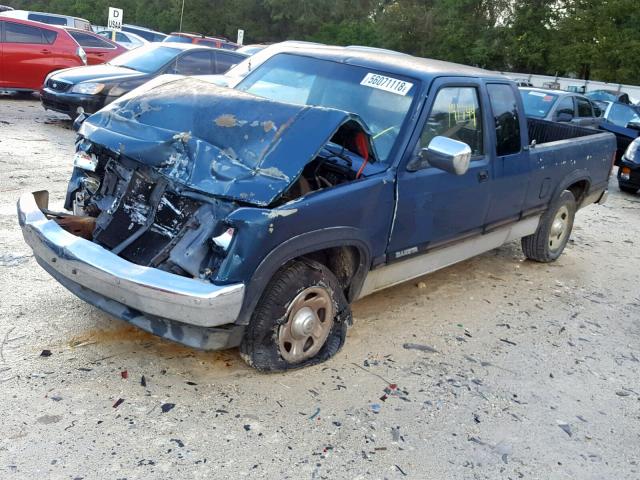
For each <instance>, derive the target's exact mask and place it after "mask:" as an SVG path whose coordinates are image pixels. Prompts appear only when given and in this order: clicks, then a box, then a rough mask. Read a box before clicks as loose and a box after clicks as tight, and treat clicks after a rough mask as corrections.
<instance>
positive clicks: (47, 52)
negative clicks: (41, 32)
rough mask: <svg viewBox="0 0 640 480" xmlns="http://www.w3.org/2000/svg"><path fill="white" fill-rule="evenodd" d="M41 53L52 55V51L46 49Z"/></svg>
mask: <svg viewBox="0 0 640 480" xmlns="http://www.w3.org/2000/svg"><path fill="white" fill-rule="evenodd" d="M40 53H44V54H49V53H51V50H47V49H46V48H43V49H42V50H40Z"/></svg>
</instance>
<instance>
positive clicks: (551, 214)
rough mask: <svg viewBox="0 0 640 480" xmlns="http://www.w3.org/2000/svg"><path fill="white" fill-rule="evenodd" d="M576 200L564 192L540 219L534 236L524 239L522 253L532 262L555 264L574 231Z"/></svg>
mask: <svg viewBox="0 0 640 480" xmlns="http://www.w3.org/2000/svg"><path fill="white" fill-rule="evenodd" d="M576 209H577V203H576V199H575V197H574V196H573V193H571V192H570V191H569V190H565V191H563V192H562V194H561V195H560V197H559V198H558V199H557V200H556V201H555V202H554V203H553V204H552V205H551V207H550V208H549V210H547V212H546V213H545V214H544V215H543V216H542V218H541V219H540V224H539V225H538V229H537V230H536V232H535V233H534V234H533V235H528V236H526V237H523V238H522V240H521V242H522V251H523V252H524V254H525V256H526V257H527V258H528V259H530V260H535V261H536V262H543V263H548V262H553V261H554V260H556V259H557V258H558V257H559V256H560V255H561V254H562V251H563V250H564V247H565V246H566V245H567V242H568V241H569V237H570V236H571V230H572V229H573V219H574V217H575V214H576Z"/></svg>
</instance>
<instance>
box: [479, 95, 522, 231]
mask: <svg viewBox="0 0 640 480" xmlns="http://www.w3.org/2000/svg"><path fill="white" fill-rule="evenodd" d="M487 94H488V96H489V105H490V110H491V119H492V123H491V124H490V125H491V128H490V129H489V130H490V136H491V140H492V142H491V143H492V145H491V149H492V151H491V153H492V154H493V155H494V156H495V160H494V162H493V175H494V177H493V182H492V186H491V193H490V199H491V201H490V204H489V205H490V206H489V210H488V212H487V218H486V221H485V228H486V229H488V230H489V229H492V228H494V227H498V226H501V225H504V224H507V223H510V222H514V221H516V220H518V219H519V218H520V214H521V213H522V209H523V208H524V200H525V197H526V194H527V187H528V185H529V169H530V165H529V147H528V145H527V140H528V138H529V136H528V133H527V122H526V118H525V117H524V116H523V115H520V114H519V112H523V111H524V110H523V107H522V100H521V97H520V94H519V92H518V91H517V90H516V87H515V86H514V85H512V84H510V83H487Z"/></svg>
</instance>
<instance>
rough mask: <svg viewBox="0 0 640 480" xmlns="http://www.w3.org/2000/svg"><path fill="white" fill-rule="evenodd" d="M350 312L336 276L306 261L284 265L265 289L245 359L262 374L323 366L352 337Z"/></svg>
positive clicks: (245, 342)
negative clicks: (349, 329)
mask: <svg viewBox="0 0 640 480" xmlns="http://www.w3.org/2000/svg"><path fill="white" fill-rule="evenodd" d="M350 323H351V310H350V308H349V305H348V303H347V300H346V298H345V296H344V293H343V291H342V289H341V287H340V284H339V282H338V280H337V279H336V277H335V275H334V274H333V273H332V272H331V271H330V270H329V269H328V268H327V267H325V266H324V265H322V264H321V263H318V262H315V261H313V260H308V259H303V260H299V261H295V262H291V263H289V264H287V265H285V266H283V267H282V268H281V269H280V270H279V271H278V272H277V273H276V274H275V275H274V276H273V278H272V279H271V281H270V282H269V284H268V285H267V287H266V288H265V290H264V292H263V294H262V297H261V298H260V301H259V302H258V305H257V306H256V309H255V310H254V312H253V315H252V317H251V321H250V323H249V325H248V326H247V329H246V330H245V334H244V338H243V340H242V343H241V345H240V355H241V356H242V358H243V359H244V361H245V362H247V363H248V364H249V365H250V366H252V367H254V368H256V369H258V370H262V371H271V372H277V371H284V370H290V369H294V368H301V367H307V366H309V365H315V364H317V363H321V362H324V361H325V360H328V359H329V358H331V357H332V356H334V355H335V354H336V353H337V352H338V351H339V350H340V348H342V345H344V342H345V339H346V335H347V325H348V324H350Z"/></svg>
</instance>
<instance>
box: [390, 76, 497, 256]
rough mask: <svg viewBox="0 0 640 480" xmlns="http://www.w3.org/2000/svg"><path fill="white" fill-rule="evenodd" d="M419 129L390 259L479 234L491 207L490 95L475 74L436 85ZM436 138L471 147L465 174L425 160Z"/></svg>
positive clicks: (401, 177) (408, 158) (403, 176)
mask: <svg viewBox="0 0 640 480" xmlns="http://www.w3.org/2000/svg"><path fill="white" fill-rule="evenodd" d="M427 98H428V100H427V102H426V105H425V109H424V111H423V114H422V116H421V119H420V120H419V123H418V125H419V129H418V131H417V132H416V134H415V135H414V137H415V138H414V139H413V140H412V142H413V145H414V148H412V149H410V150H409V151H408V154H407V155H405V158H403V161H402V162H401V164H400V167H399V171H398V187H397V211H396V216H395V219H394V223H393V227H392V231H391V238H390V241H389V246H388V249H387V255H388V259H389V260H394V259H398V258H401V257H404V256H406V255H409V254H413V253H417V252H419V251H423V250H426V249H428V248H431V247H434V246H436V245H444V244H447V243H449V242H452V241H455V240H457V239H461V238H464V237H468V236H471V235H473V234H479V233H481V232H482V227H483V225H484V220H485V218H486V215H487V208H488V206H489V190H490V188H491V155H490V154H488V153H487V152H488V151H489V150H488V147H489V145H488V142H487V138H488V137H487V131H486V128H485V126H486V125H487V121H486V116H485V115H486V108H485V106H486V94H485V93H483V90H482V85H481V83H480V82H479V81H478V80H476V79H473V78H468V79H466V78H465V79H460V78H457V79H456V78H440V79H437V80H435V81H434V82H433V84H432V85H431V87H430V91H429V95H428V97H427ZM436 136H445V137H449V138H453V139H455V140H459V141H461V142H464V143H466V144H467V145H469V147H470V148H471V151H472V159H471V164H470V167H469V170H468V171H467V172H466V173H465V174H464V175H454V174H451V173H447V172H445V171H443V170H439V169H438V168H435V167H432V166H429V165H428V164H427V165H424V164H420V166H419V167H418V168H417V169H412V168H411V165H412V162H413V163H415V162H414V160H415V159H416V157H417V156H418V154H419V151H420V149H421V148H424V147H427V146H428V145H429V142H430V141H431V140H432V139H433V138H434V137H436Z"/></svg>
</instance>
